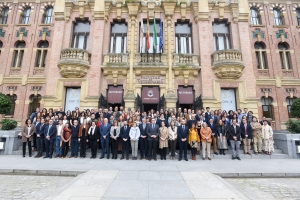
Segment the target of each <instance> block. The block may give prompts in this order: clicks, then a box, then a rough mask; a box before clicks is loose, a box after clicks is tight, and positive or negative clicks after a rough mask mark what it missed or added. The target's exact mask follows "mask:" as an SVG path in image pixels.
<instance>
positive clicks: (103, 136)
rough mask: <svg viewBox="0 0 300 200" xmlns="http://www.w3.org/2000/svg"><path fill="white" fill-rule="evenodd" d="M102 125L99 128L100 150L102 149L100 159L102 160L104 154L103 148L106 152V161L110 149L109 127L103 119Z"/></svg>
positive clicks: (106, 120) (105, 119)
mask: <svg viewBox="0 0 300 200" xmlns="http://www.w3.org/2000/svg"><path fill="white" fill-rule="evenodd" d="M103 121H104V123H103V124H102V125H101V127H100V140H101V148H102V154H101V157H100V159H102V158H104V154H105V147H106V151H107V157H106V158H107V159H109V155H110V149H109V138H110V127H111V125H110V124H108V119H107V118H104V120H103Z"/></svg>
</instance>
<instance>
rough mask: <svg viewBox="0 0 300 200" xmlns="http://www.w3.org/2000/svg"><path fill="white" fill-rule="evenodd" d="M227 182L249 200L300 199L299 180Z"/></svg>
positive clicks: (234, 180) (238, 179) (237, 179)
mask: <svg viewBox="0 0 300 200" xmlns="http://www.w3.org/2000/svg"><path fill="white" fill-rule="evenodd" d="M225 180H226V181H227V182H228V183H230V184H231V185H233V186H234V187H235V188H236V189H238V190H239V191H240V192H242V193H243V194H244V195H245V196H247V197H248V198H249V199H253V200H258V199H268V200H273V199H300V179H299V178H298V179H295V178H290V179H285V178H279V179H275V178H259V179H257V178H256V179H253V178H234V179H225Z"/></svg>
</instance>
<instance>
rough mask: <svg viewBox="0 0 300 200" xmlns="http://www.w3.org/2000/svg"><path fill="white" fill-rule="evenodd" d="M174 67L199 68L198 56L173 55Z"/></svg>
mask: <svg viewBox="0 0 300 200" xmlns="http://www.w3.org/2000/svg"><path fill="white" fill-rule="evenodd" d="M173 59H174V66H185V67H199V60H198V55H195V54H173Z"/></svg>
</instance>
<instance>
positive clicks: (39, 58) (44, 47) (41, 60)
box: [35, 41, 49, 67]
mask: <svg viewBox="0 0 300 200" xmlns="http://www.w3.org/2000/svg"><path fill="white" fill-rule="evenodd" d="M48 47H49V43H48V41H42V42H40V43H39V44H38V48H37V55H36V64H35V67H45V66H46V58H47V52H48Z"/></svg>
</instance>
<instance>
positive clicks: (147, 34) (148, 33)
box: [146, 18, 150, 51]
mask: <svg viewBox="0 0 300 200" xmlns="http://www.w3.org/2000/svg"><path fill="white" fill-rule="evenodd" d="M146 47H147V51H149V49H150V32H149V19H148V18H147V33H146Z"/></svg>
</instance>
